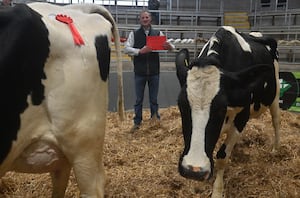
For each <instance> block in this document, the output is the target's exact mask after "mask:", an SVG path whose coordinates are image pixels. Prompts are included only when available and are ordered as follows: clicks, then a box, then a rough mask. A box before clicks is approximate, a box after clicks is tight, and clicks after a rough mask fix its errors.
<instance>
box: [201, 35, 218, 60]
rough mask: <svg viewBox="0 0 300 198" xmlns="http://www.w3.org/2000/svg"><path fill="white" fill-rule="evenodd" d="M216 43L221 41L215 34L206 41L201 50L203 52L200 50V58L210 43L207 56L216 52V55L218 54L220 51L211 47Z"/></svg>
mask: <svg viewBox="0 0 300 198" xmlns="http://www.w3.org/2000/svg"><path fill="white" fill-rule="evenodd" d="M214 43H219V40H218V38H217V37H216V36H215V35H213V36H212V37H211V38H210V39H209V41H208V42H207V43H205V45H204V46H203V48H202V50H201V52H200V54H199V56H198V58H199V57H200V56H201V55H202V54H203V52H204V50H205V48H206V47H207V46H208V45H209V49H208V51H207V54H206V55H207V56H209V55H211V54H216V55H218V54H219V53H218V52H217V51H215V50H213V49H211V48H212V46H213V45H214Z"/></svg>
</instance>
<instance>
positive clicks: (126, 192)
mask: <svg viewBox="0 0 300 198" xmlns="http://www.w3.org/2000/svg"><path fill="white" fill-rule="evenodd" d="M160 112H161V117H162V118H161V121H160V123H157V122H154V123H153V122H150V121H149V120H148V119H149V112H148V111H147V110H146V111H144V120H145V121H144V122H143V125H142V127H141V129H140V130H139V131H137V132H135V133H131V132H130V129H131V127H132V117H133V113H132V112H127V115H126V117H127V119H126V121H124V122H120V121H119V120H118V116H117V113H108V116H107V121H108V124H107V131H106V138H105V140H106V141H105V145H104V165H105V172H106V186H105V197H107V198H110V197H149V198H150V197H201V198H205V197H210V196H211V190H212V182H213V179H214V178H212V179H211V180H210V181H209V182H197V181H192V180H187V179H185V178H183V177H181V176H180V175H179V173H178V171H177V163H178V158H179V155H180V152H182V149H183V138H182V134H181V119H180V114H179V111H178V109H177V107H170V108H166V109H161V110H160ZM272 137H273V129H272V124H271V118H270V115H269V114H268V113H266V114H263V115H262V116H261V117H260V118H258V119H253V120H250V121H249V122H248V124H247V127H246V128H245V131H244V133H243V135H242V137H241V139H240V141H239V142H238V143H237V145H236V147H235V149H234V151H233V154H232V157H231V162H230V163H229V165H228V168H227V169H226V171H225V176H224V184H225V195H226V197H229V198H231V197H232V198H235V197H248V198H256V197H259V198H269V197H275V198H276V197H278V198H279V197H280V198H285V197H286V198H298V197H300V115H299V114H296V113H291V112H286V111H282V112H281V146H280V150H279V151H278V152H277V153H275V154H271V152H270V151H271V142H272ZM218 145H219V144H218ZM51 189H52V187H51V181H50V177H49V175H48V174H40V175H34V174H20V173H13V172H9V173H7V174H6V175H5V176H4V177H3V178H2V179H1V180H0V197H13V198H18V197H20V198H23V197H30V198H35V197H36V198H40V197H51ZM66 197H67V198H71V197H72V198H73V197H79V191H78V188H77V184H76V179H75V178H74V174H73V173H72V175H71V178H70V181H69V186H68V188H67V192H66Z"/></svg>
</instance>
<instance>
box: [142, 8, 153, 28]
mask: <svg viewBox="0 0 300 198" xmlns="http://www.w3.org/2000/svg"><path fill="white" fill-rule="evenodd" d="M151 21H152V18H151V14H150V13H149V12H148V11H145V10H144V11H142V12H141V13H140V24H141V25H142V26H143V27H144V28H149V27H150V26H151Z"/></svg>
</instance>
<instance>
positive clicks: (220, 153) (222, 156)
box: [217, 144, 226, 159]
mask: <svg viewBox="0 0 300 198" xmlns="http://www.w3.org/2000/svg"><path fill="white" fill-rule="evenodd" d="M225 150H226V145H225V144H222V146H221V148H220V149H219V151H218V152H217V159H225V157H226V152H225Z"/></svg>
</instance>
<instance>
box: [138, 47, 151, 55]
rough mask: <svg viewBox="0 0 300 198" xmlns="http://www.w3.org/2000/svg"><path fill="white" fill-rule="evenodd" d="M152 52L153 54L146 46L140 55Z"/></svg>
mask: <svg viewBox="0 0 300 198" xmlns="http://www.w3.org/2000/svg"><path fill="white" fill-rule="evenodd" d="M150 52H152V49H151V48H150V47H148V46H146V45H145V46H144V47H143V48H142V49H140V51H139V53H140V54H147V53H150Z"/></svg>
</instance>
